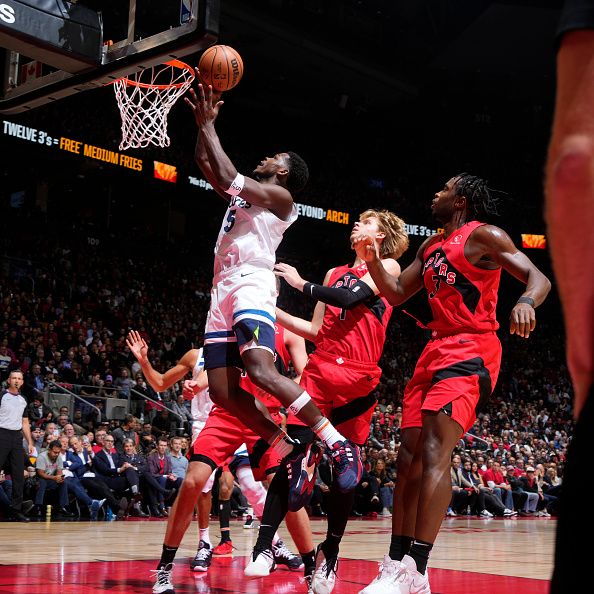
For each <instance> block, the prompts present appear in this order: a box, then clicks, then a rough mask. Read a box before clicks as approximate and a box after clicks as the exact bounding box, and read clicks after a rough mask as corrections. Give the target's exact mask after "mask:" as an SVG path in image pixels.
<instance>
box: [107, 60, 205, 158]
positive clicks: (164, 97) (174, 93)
mask: <svg viewBox="0 0 594 594" xmlns="http://www.w3.org/2000/svg"><path fill="white" fill-rule="evenodd" d="M193 80H194V72H193V71H192V69H191V68H190V67H189V66H188V65H187V64H184V63H183V62H180V61H178V60H172V61H171V62H167V63H165V64H162V65H159V66H152V67H151V68H147V69H145V70H141V71H140V72H136V73H135V74H132V75H130V76H129V77H127V78H120V79H118V80H116V81H115V82H114V83H113V88H114V90H115V95H116V99H117V102H118V107H119V108H120V114H121V116H122V142H120V150H122V151H125V150H126V149H129V148H145V147H147V146H148V145H149V144H154V145H156V146H162V147H165V146H169V144H170V142H171V141H170V140H169V136H167V116H168V114H169V111H170V109H171V107H172V106H173V104H174V103H175V102H176V101H177V100H178V99H179V97H181V95H183V94H184V93H185V92H186V91H187V90H188V89H189V87H190V85H191V84H192V81H193Z"/></svg>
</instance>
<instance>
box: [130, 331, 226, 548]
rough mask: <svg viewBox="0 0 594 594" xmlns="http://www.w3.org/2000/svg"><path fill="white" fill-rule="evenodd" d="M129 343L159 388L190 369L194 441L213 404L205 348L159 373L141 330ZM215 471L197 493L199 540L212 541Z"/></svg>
mask: <svg viewBox="0 0 594 594" xmlns="http://www.w3.org/2000/svg"><path fill="white" fill-rule="evenodd" d="M126 344H127V345H128V348H129V349H130V351H132V354H133V355H134V356H135V357H136V359H137V360H138V362H139V363H140V367H141V369H142V372H143V374H144V377H145V378H146V381H147V382H148V383H149V384H150V385H151V387H152V388H153V390H155V391H156V392H163V391H164V390H167V389H168V388H170V387H171V386H173V385H174V384H176V383H177V382H178V381H180V380H181V379H183V378H184V377H185V376H186V375H187V374H188V373H190V372H191V373H192V379H191V380H186V381H185V382H184V389H183V395H184V398H186V399H187V400H189V399H191V404H190V410H191V414H192V443H194V441H196V438H197V437H198V434H199V433H200V431H202V429H203V428H204V425H205V423H206V419H208V415H209V413H210V410H211V408H212V400H211V399H210V396H209V393H208V378H207V377H206V372H205V371H204V355H203V349H190V350H189V351H188V352H187V353H185V355H183V357H182V358H181V359H180V360H179V361H178V362H177V365H175V366H174V367H172V368H171V369H169V370H167V371H166V372H165V373H159V372H158V371H157V370H156V369H155V368H154V367H153V366H152V365H151V363H150V361H149V359H148V345H147V343H146V341H145V340H144V339H143V338H142V337H141V336H140V334H139V333H138V332H136V331H134V330H131V331H130V332H129V334H128V336H127V338H126ZM214 474H215V473H214V471H213V472H212V473H211V475H210V477H209V478H208V480H207V481H206V483H205V484H204V486H203V487H202V491H201V493H200V495H199V497H198V530H199V537H200V540H202V541H204V542H207V543H208V544H210V536H209V531H208V522H209V519H210V509H211V507H212V486H213V483H214Z"/></svg>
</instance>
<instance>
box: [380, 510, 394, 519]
mask: <svg viewBox="0 0 594 594" xmlns="http://www.w3.org/2000/svg"><path fill="white" fill-rule="evenodd" d="M380 516H381V517H382V518H391V517H392V514H391V513H390V510H389V509H388V508H387V507H384V509H383V511H382V513H381V514H380Z"/></svg>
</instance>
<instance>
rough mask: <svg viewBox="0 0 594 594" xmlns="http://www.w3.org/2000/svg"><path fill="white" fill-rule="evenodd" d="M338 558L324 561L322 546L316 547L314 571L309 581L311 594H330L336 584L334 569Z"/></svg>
mask: <svg viewBox="0 0 594 594" xmlns="http://www.w3.org/2000/svg"><path fill="white" fill-rule="evenodd" d="M337 567H338V557H330V558H329V559H326V556H325V555H324V551H322V546H321V545H318V550H317V552H316V569H315V571H314V574H313V577H312V580H311V591H312V592H313V594H330V592H332V590H334V585H335V584H336V569H337Z"/></svg>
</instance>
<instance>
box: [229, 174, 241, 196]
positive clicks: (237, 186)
mask: <svg viewBox="0 0 594 594" xmlns="http://www.w3.org/2000/svg"><path fill="white" fill-rule="evenodd" d="M244 183H245V177H244V176H243V175H241V173H238V174H237V175H236V176H235V179H234V180H233V181H232V182H231V185H230V186H229V189H228V190H225V194H230V195H231V196H237V195H238V194H239V193H240V192H241V190H243V184H244Z"/></svg>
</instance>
